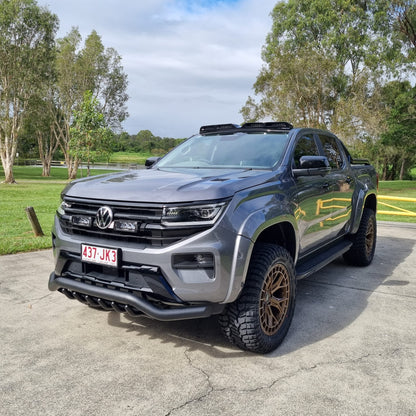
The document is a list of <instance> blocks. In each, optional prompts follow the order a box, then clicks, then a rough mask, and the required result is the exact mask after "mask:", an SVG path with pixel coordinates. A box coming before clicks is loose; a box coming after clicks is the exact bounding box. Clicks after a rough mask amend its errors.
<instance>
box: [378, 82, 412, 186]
mask: <svg viewBox="0 0 416 416" xmlns="http://www.w3.org/2000/svg"><path fill="white" fill-rule="evenodd" d="M383 98H384V101H385V103H386V106H387V107H388V108H389V114H388V117H387V130H386V131H385V132H383V134H382V135H381V144H382V145H383V146H384V147H385V148H390V158H388V157H387V155H388V152H386V151H384V152H382V153H383V155H384V159H385V160H384V168H383V179H397V178H398V179H400V180H402V179H403V178H404V175H405V173H406V170H407V169H408V168H410V167H412V166H413V165H414V163H415V162H416V157H415V154H416V87H412V86H411V85H410V82H409V81H392V82H390V83H388V84H387V85H386V86H385V87H384V89H383ZM392 150H394V151H392ZM392 153H393V154H392ZM389 170H390V173H388V171H389ZM389 176H390V177H389Z"/></svg>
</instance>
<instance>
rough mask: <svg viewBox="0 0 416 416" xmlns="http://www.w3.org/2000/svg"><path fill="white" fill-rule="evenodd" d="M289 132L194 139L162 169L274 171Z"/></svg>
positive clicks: (177, 150)
mask: <svg viewBox="0 0 416 416" xmlns="http://www.w3.org/2000/svg"><path fill="white" fill-rule="evenodd" d="M287 138H288V133H235V134H227V135H223V136H221V135H212V136H200V135H197V136H193V137H191V138H190V139H188V140H187V141H186V142H184V143H182V144H181V145H179V146H178V147H176V148H175V149H174V150H172V151H171V152H170V153H169V154H168V155H166V156H165V157H164V158H163V159H162V160H161V161H160V162H159V163H158V165H157V166H158V167H159V168H173V167H174V168H244V169H271V168H272V167H273V166H274V165H275V164H276V163H277V162H279V161H280V159H281V157H282V155H283V152H284V150H285V148H286V143H287Z"/></svg>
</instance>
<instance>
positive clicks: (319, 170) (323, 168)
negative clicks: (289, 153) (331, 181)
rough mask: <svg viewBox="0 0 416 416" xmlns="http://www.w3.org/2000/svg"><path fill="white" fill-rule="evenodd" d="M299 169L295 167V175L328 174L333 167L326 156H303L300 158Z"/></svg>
mask: <svg viewBox="0 0 416 416" xmlns="http://www.w3.org/2000/svg"><path fill="white" fill-rule="evenodd" d="M299 163H300V166H299V169H293V174H294V175H295V177H298V176H313V175H322V176H324V175H326V174H327V173H328V172H329V171H330V170H331V167H330V165H329V161H328V158H327V157H326V156H302V157H301V158H300V160H299Z"/></svg>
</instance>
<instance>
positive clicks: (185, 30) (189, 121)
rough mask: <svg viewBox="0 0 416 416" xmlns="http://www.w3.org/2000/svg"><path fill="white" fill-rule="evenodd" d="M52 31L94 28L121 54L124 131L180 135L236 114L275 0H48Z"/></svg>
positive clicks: (257, 61)
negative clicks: (55, 24)
mask: <svg viewBox="0 0 416 416" xmlns="http://www.w3.org/2000/svg"><path fill="white" fill-rule="evenodd" d="M39 3H40V4H42V5H46V6H48V7H49V9H50V10H51V11H52V12H54V13H56V14H57V15H58V17H59V19H60V22H61V29H60V32H59V36H64V35H65V34H66V33H68V32H69V30H70V29H71V27H73V26H78V27H79V30H80V32H81V34H82V35H83V38H84V39H85V37H86V36H87V35H88V34H89V33H91V31H92V30H93V29H95V30H96V31H97V32H98V34H99V35H100V36H101V37H102V40H103V43H104V45H105V46H106V47H113V48H115V49H116V50H117V52H118V53H119V54H120V55H121V56H122V65H123V67H124V70H125V72H126V73H127V75H128V79H129V87H128V93H129V96H130V99H129V102H128V109H129V113H130V117H129V119H128V120H127V121H126V122H125V123H124V128H125V129H126V130H127V131H128V132H129V133H137V132H138V131H139V130H144V129H148V130H151V131H152V132H153V134H156V135H160V136H169V137H186V136H189V135H191V134H192V133H194V132H196V131H198V128H199V126H200V125H203V124H210V123H222V122H239V121H241V116H240V114H239V110H240V108H241V107H242V106H243V105H244V103H245V100H246V99H247V97H248V95H249V94H250V93H251V88H252V85H253V83H254V82H255V80H256V77H257V75H258V73H259V71H260V68H261V65H262V61H261V48H262V46H263V44H264V42H265V38H266V35H267V33H268V32H269V31H270V29H271V23H272V22H271V18H270V17H269V14H270V12H271V11H272V8H273V7H274V5H275V3H276V1H275V0H262V2H258V1H255V0H228V1H224V0H223V1H221V0H194V1H185V0H176V1H174V0H141V1H140V2H133V1H131V2H130V1H129V2H116V1H114V0H102V1H99V2H98V1H97V2H90V1H85V0H83V1H81V0H73V1H71V2H62V0H48V1H47V2H45V3H42V2H41V1H39Z"/></svg>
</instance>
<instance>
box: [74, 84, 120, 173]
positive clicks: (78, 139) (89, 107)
mask: <svg viewBox="0 0 416 416" xmlns="http://www.w3.org/2000/svg"><path fill="white" fill-rule="evenodd" d="M99 107H100V105H99V103H98V100H97V99H96V98H94V97H93V96H92V92H91V91H86V92H85V94H84V101H83V102H82V105H81V108H80V109H79V110H78V111H75V112H74V122H73V126H72V127H71V129H70V134H71V140H70V149H71V150H70V151H71V154H72V155H73V156H75V157H76V158H77V159H78V160H86V161H87V169H88V174H87V175H88V176H90V164H91V163H92V162H94V161H95V159H96V157H97V156H102V155H105V156H108V154H109V153H111V150H110V145H111V137H112V132H111V130H110V129H108V128H107V125H106V120H105V117H104V115H103V114H102V113H101V112H100V110H99Z"/></svg>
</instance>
